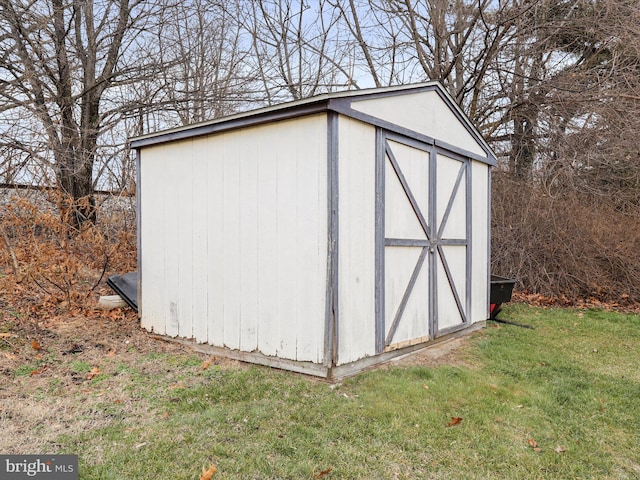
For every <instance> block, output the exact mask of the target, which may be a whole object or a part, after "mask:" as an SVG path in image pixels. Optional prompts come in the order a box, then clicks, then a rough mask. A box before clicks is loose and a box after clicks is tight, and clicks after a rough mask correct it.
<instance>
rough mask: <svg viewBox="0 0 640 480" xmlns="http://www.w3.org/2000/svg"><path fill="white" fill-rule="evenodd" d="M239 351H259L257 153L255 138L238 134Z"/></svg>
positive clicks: (244, 132)
mask: <svg viewBox="0 0 640 480" xmlns="http://www.w3.org/2000/svg"><path fill="white" fill-rule="evenodd" d="M234 137H235V138H236V139H237V141H238V144H239V145H238V159H239V163H240V182H241V184H240V199H239V201H240V218H239V219H238V220H239V223H240V259H239V267H240V289H241V290H240V295H241V298H240V350H242V351H245V352H252V351H254V350H256V349H257V348H258V280H259V278H258V243H259V241H260V237H259V232H258V154H259V152H258V149H257V142H256V141H255V140H254V138H255V135H252V133H251V132H247V131H243V130H240V131H238V132H236V133H235V135H234Z"/></svg>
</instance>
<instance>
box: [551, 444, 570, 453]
mask: <svg viewBox="0 0 640 480" xmlns="http://www.w3.org/2000/svg"><path fill="white" fill-rule="evenodd" d="M554 450H555V452H556V453H564V452H566V451H567V449H566V448H565V447H563V446H562V445H558V446H557V447H556V448H555V449H554Z"/></svg>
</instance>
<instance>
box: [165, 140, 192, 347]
mask: <svg viewBox="0 0 640 480" xmlns="http://www.w3.org/2000/svg"><path fill="white" fill-rule="evenodd" d="M177 159H179V160H180V161H179V162H176V161H173V162H172V168H176V170H177V172H176V175H175V176H172V177H170V178H173V180H174V182H175V184H176V190H177V193H178V201H177V204H176V206H177V213H176V226H177V228H176V231H177V234H178V248H177V250H176V253H175V255H177V257H178V279H177V280H178V285H177V288H178V292H177V293H178V332H177V335H178V336H180V337H184V338H192V337H193V274H194V272H193V269H194V262H193V236H194V235H193V233H194V232H193V227H194V219H193V179H194V169H193V160H194V159H193V141H190V142H189V143H186V144H185V148H184V149H183V150H182V152H180V155H179V156H177V158H176V160H177Z"/></svg>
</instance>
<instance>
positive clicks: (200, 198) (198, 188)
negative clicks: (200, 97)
mask: <svg viewBox="0 0 640 480" xmlns="http://www.w3.org/2000/svg"><path fill="white" fill-rule="evenodd" d="M206 146H207V144H206V142H196V143H194V144H193V147H194V149H193V160H192V162H193V171H192V176H193V188H192V197H193V204H192V206H191V209H192V210H193V257H192V258H193V288H192V292H193V293H192V302H193V337H194V338H195V340H196V341H197V342H200V343H202V342H206V341H207V331H208V322H207V310H208V293H207V289H208V283H209V275H208V268H207V267H208V253H209V252H208V245H207V220H208V219H207V213H208V201H207V172H208V167H209V163H208V162H207V159H206V153H207V151H206Z"/></svg>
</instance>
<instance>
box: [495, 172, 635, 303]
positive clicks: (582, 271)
mask: <svg viewBox="0 0 640 480" xmlns="http://www.w3.org/2000/svg"><path fill="white" fill-rule="evenodd" d="M492 195H493V205H492V209H493V218H492V271H493V272H494V273H497V274H499V275H504V276H511V277H514V278H516V279H517V280H518V282H519V283H518V290H520V291H521V292H523V293H526V294H535V295H541V296H543V297H545V299H546V300H547V301H549V302H551V303H558V304H566V305H577V304H581V303H584V302H590V303H596V304H597V303H601V304H609V305H611V306H613V307H624V308H630V307H633V306H637V305H638V304H640V282H638V278H640V217H638V216H635V217H634V216H630V215H629V214H628V213H623V212H620V211H617V210H616V209H615V208H614V207H613V206H612V203H611V202H608V201H605V200H606V199H600V201H599V199H598V198H597V197H589V196H585V195H580V194H578V193H576V192H572V191H566V192H556V193H555V194H549V193H548V192H546V191H545V190H544V189H543V188H541V187H540V186H532V185H527V184H525V183H523V182H519V181H514V180H513V179H510V178H509V177H508V176H506V175H504V174H500V173H498V174H496V175H495V176H494V182H493V192H492Z"/></svg>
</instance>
